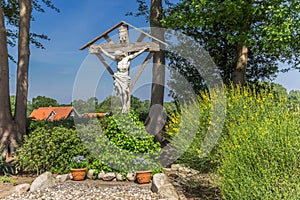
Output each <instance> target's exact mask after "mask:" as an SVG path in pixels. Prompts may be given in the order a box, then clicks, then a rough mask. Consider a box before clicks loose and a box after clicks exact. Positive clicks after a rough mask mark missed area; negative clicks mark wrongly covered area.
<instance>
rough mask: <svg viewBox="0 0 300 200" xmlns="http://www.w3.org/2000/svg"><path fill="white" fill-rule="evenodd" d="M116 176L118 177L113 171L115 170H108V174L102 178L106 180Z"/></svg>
mask: <svg viewBox="0 0 300 200" xmlns="http://www.w3.org/2000/svg"><path fill="white" fill-rule="evenodd" d="M114 178H116V175H115V173H113V172H108V173H106V174H105V175H104V176H103V177H102V180H104V181H112V180H113V179H114Z"/></svg>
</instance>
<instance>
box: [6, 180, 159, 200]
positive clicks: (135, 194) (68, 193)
mask: <svg viewBox="0 0 300 200" xmlns="http://www.w3.org/2000/svg"><path fill="white" fill-rule="evenodd" d="M4 199H5V200H33V199H37V200H61V199H65V200H71V199H72V200H73V199H76V200H77V199H78V200H92V199H93V200H96V199H99V200H100V199H101V200H102V199H104V200H105V199H107V200H108V199H109V200H125V199H126V200H136V199H137V200H144V199H145V200H152V199H153V200H158V199H159V198H158V195H157V194H155V193H152V192H151V190H150V185H145V186H139V185H137V184H127V185H117V186H103V185H95V184H82V183H74V182H65V183H62V184H57V185H55V186H53V187H51V188H47V189H45V190H41V191H36V192H27V193H26V194H23V195H21V196H18V195H15V194H13V195H10V196H8V197H6V198H4Z"/></svg>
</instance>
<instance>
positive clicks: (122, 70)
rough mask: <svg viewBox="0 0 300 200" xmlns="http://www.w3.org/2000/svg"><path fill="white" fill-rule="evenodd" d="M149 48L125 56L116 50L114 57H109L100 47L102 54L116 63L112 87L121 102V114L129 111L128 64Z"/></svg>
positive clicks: (122, 52)
mask: <svg viewBox="0 0 300 200" xmlns="http://www.w3.org/2000/svg"><path fill="white" fill-rule="evenodd" d="M148 48H149V47H148V46H146V47H144V48H143V49H141V50H140V51H138V52H136V53H134V54H130V55H127V53H125V52H124V51H121V50H117V51H116V52H115V53H114V55H111V54H110V53H108V52H107V51H105V50H104V49H103V48H102V47H100V50H101V52H102V53H104V54H105V55H106V56H107V57H109V58H110V59H112V60H115V61H117V70H118V71H117V72H116V73H114V75H113V78H114V86H115V91H116V93H117V95H119V96H120V97H121V102H122V113H127V112H128V110H129V107H128V106H129V100H130V99H129V98H130V89H129V86H130V76H129V67H130V62H131V60H132V59H134V58H135V57H137V56H138V55H140V54H141V53H143V52H144V51H146V50H147V49H148Z"/></svg>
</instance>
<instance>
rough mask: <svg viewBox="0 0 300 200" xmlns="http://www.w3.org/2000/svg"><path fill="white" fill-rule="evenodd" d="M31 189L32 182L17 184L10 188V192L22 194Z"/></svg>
mask: <svg viewBox="0 0 300 200" xmlns="http://www.w3.org/2000/svg"><path fill="white" fill-rule="evenodd" d="M29 189H30V184H29V183H23V184H20V185H17V186H15V187H13V188H12V189H10V193H15V194H17V195H21V194H23V193H25V192H27V191H28V190H29Z"/></svg>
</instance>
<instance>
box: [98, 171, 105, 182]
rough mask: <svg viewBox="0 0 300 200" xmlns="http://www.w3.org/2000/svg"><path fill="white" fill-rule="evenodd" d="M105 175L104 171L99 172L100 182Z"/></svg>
mask: <svg viewBox="0 0 300 200" xmlns="http://www.w3.org/2000/svg"><path fill="white" fill-rule="evenodd" d="M104 175H105V172H104V171H101V172H100V173H99V174H98V179H100V180H103V176H104Z"/></svg>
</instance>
